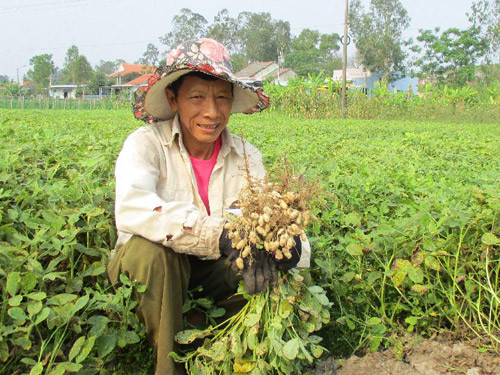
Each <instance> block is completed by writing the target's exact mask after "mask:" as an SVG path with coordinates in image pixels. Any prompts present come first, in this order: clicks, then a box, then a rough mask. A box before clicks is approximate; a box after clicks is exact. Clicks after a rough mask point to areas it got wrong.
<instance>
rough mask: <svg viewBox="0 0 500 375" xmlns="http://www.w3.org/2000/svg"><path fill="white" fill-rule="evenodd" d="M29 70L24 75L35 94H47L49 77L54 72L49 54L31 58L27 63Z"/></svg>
mask: <svg viewBox="0 0 500 375" xmlns="http://www.w3.org/2000/svg"><path fill="white" fill-rule="evenodd" d="M29 64H30V66H31V69H30V70H28V72H27V73H26V75H27V77H28V79H29V80H30V81H31V84H32V87H33V89H34V91H35V93H44V92H47V88H48V87H49V82H50V76H51V74H52V73H53V72H54V62H53V61H52V55H51V54H47V53H45V54H43V55H37V56H33V57H32V58H31V59H30V62H29Z"/></svg>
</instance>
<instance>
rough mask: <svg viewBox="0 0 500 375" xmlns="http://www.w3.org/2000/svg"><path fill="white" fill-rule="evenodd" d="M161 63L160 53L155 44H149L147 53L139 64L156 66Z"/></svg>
mask: <svg viewBox="0 0 500 375" xmlns="http://www.w3.org/2000/svg"><path fill="white" fill-rule="evenodd" d="M159 61H160V51H159V50H158V48H156V46H155V45H154V44H153V43H148V46H147V47H146V51H145V52H144V54H143V55H142V58H140V59H139V60H138V63H139V64H143V65H150V66H156V65H157V64H158V62H159Z"/></svg>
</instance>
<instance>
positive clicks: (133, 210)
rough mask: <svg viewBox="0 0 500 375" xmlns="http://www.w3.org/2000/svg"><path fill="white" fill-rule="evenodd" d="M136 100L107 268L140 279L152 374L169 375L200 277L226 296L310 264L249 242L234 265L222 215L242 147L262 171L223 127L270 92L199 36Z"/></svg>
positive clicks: (259, 169)
mask: <svg viewBox="0 0 500 375" xmlns="http://www.w3.org/2000/svg"><path fill="white" fill-rule="evenodd" d="M135 99H136V100H135V105H134V114H135V117H136V118H138V119H141V120H144V121H146V122H147V123H149V124H150V125H149V126H145V127H142V128H139V129H138V130H136V131H135V132H133V133H132V134H131V135H130V136H129V137H128V138H127V140H126V141H125V143H124V145H123V149H122V150H121V152H120V155H119V156H118V160H117V163H116V171H115V175H116V202H115V214H116V226H117V229H118V235H119V236H118V242H117V244H116V248H115V250H114V251H113V254H112V255H111V258H110V262H109V265H108V275H109V278H110V280H111V281H112V282H116V281H117V280H119V275H120V273H124V274H126V275H127V276H128V277H129V278H130V279H132V280H137V281H138V282H139V283H141V284H143V285H146V288H147V289H146V292H145V293H143V294H141V295H140V296H139V297H138V298H139V301H138V302H139V304H138V309H137V314H138V316H139V318H140V319H141V320H142V321H143V322H144V323H145V325H146V331H147V335H148V338H149V339H150V340H151V342H152V344H153V345H154V346H155V348H156V350H157V364H156V374H158V375H159V374H177V373H182V371H181V369H180V367H176V366H175V364H174V362H173V361H172V359H171V358H170V357H169V356H168V353H169V352H171V351H172V350H173V349H174V335H175V333H177V332H178V331H180V330H181V329H182V306H183V303H184V301H185V299H186V294H187V290H188V289H191V288H195V287H197V286H199V285H201V286H202V288H203V292H204V293H205V295H207V296H209V297H212V298H213V299H214V300H215V301H216V302H221V301H227V298H228V297H229V296H231V295H232V294H234V293H235V292H236V289H237V286H238V282H239V281H240V280H241V279H243V280H244V283H245V289H246V292H247V293H248V294H254V293H260V292H262V291H263V290H265V289H266V288H267V287H268V286H269V285H270V284H272V283H274V282H275V281H276V279H277V269H282V270H287V269H290V268H293V267H295V266H297V264H298V262H299V260H300V261H301V264H302V263H305V264H308V262H309V258H308V257H309V254H307V251H306V250H304V251H303V252H302V251H301V246H300V245H298V246H297V248H296V249H295V250H296V251H295V252H292V253H294V257H292V259H290V260H287V261H286V262H279V263H278V264H276V261H275V260H274V259H272V258H271V257H269V256H267V254H264V252H261V251H256V250H255V249H254V251H253V257H254V258H255V261H254V262H252V264H248V263H247V264H246V265H245V268H244V269H243V270H242V271H239V272H238V270H237V268H236V266H235V264H234V263H235V260H236V258H237V256H238V254H239V251H238V250H236V249H233V248H232V247H231V241H230V240H229V239H228V238H227V235H226V231H225V230H224V223H225V221H226V214H225V212H226V209H228V208H229V207H231V206H234V204H235V203H236V201H237V199H238V193H239V191H240V189H241V188H242V187H243V186H244V184H245V182H246V176H245V172H244V164H245V160H244V153H245V155H246V156H247V159H248V166H249V169H250V173H251V175H253V176H254V177H259V178H262V177H264V175H265V169H264V166H263V164H262V157H261V154H260V153H259V151H258V150H257V149H256V148H255V147H253V146H252V145H250V144H249V143H246V142H245V146H243V141H242V139H241V138H240V137H237V136H235V135H232V134H231V133H230V132H229V131H228V129H227V128H226V125H227V123H228V120H229V117H230V116H231V114H232V113H253V112H258V111H261V110H263V109H265V108H267V107H268V105H269V98H268V97H267V96H266V95H265V94H264V93H263V91H262V90H261V89H260V88H254V87H251V86H248V85H246V84H245V83H243V82H242V81H240V80H239V79H238V78H237V77H236V76H234V74H233V73H232V66H231V61H230V55H229V53H228V51H227V49H226V48H225V47H224V46H223V45H222V44H220V43H218V42H216V41H214V40H212V39H207V38H202V39H199V40H196V41H190V42H186V43H183V44H181V45H179V46H178V47H177V48H176V49H174V50H172V51H171V52H170V54H169V55H168V58H167V61H166V67H161V68H159V69H157V70H156V72H155V74H154V75H153V76H152V77H151V78H150V80H149V85H148V86H147V87H144V88H140V89H139V90H137V92H136V93H135ZM243 147H245V148H243ZM301 253H303V256H302V257H301V255H300V254H301ZM300 258H302V259H300Z"/></svg>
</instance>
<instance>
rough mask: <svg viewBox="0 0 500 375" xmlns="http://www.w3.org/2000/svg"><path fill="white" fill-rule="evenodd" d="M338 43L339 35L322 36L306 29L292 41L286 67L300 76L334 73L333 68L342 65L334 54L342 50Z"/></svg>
mask: <svg viewBox="0 0 500 375" xmlns="http://www.w3.org/2000/svg"><path fill="white" fill-rule="evenodd" d="M338 42H339V36H338V34H330V35H329V34H320V33H319V32H318V31H316V30H309V29H304V30H302V31H301V33H300V35H299V36H297V37H295V38H293V39H292V44H291V48H290V52H288V53H287V54H286V55H285V62H284V65H285V66H287V67H291V68H292V69H293V70H294V71H295V73H297V74H298V75H299V76H307V74H310V73H311V74H318V73H319V72H321V71H327V72H332V71H333V68H336V67H338V65H340V59H339V58H338V57H336V56H334V52H335V51H338V50H339V49H340V47H339V45H338ZM334 60H336V62H337V65H335V64H334Z"/></svg>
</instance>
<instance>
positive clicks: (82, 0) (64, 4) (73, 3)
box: [0, 0, 120, 15]
mask: <svg viewBox="0 0 500 375" xmlns="http://www.w3.org/2000/svg"><path fill="white" fill-rule="evenodd" d="M119 1H120V0H97V1H96V0H65V1H58V2H57V1H53V2H50V3H38V4H28V5H21V6H16V7H10V8H0V15H2V14H11V13H25V12H38V11H45V10H52V9H61V8H65V9H67V8H76V7H80V6H86V5H99V4H105V3H116V2H119ZM30 8H31V9H30Z"/></svg>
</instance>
